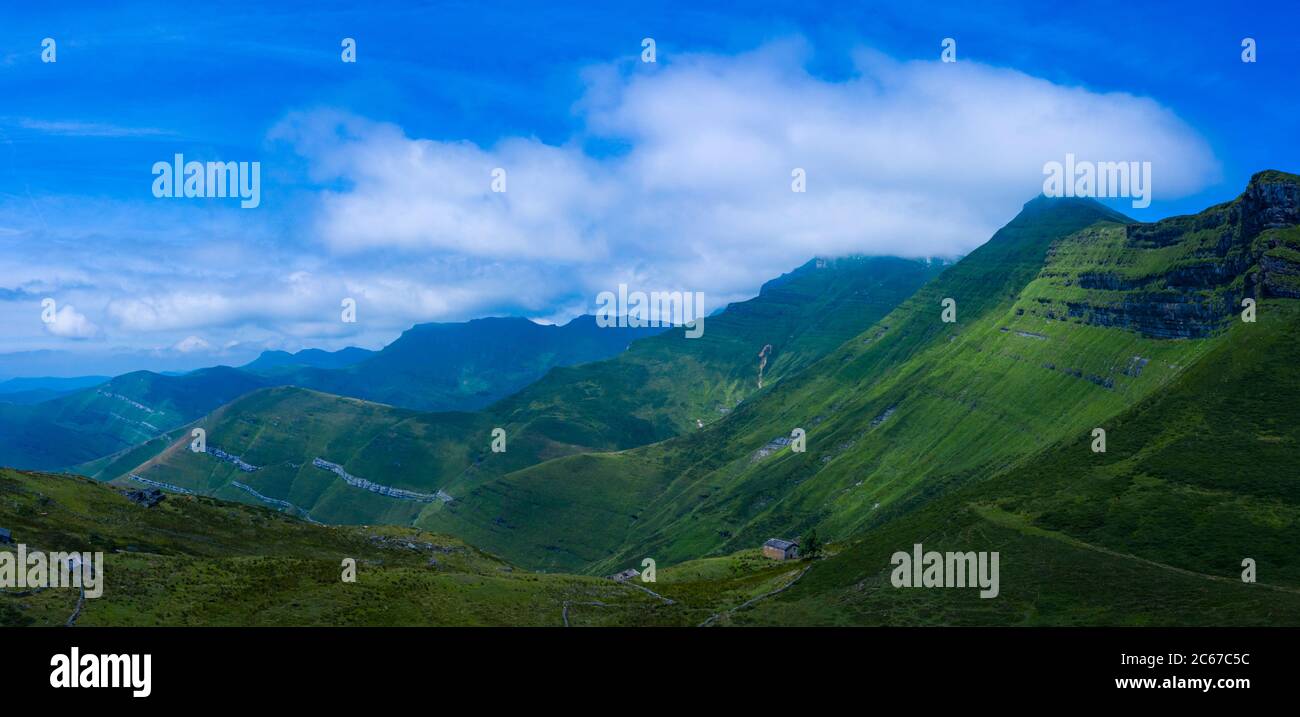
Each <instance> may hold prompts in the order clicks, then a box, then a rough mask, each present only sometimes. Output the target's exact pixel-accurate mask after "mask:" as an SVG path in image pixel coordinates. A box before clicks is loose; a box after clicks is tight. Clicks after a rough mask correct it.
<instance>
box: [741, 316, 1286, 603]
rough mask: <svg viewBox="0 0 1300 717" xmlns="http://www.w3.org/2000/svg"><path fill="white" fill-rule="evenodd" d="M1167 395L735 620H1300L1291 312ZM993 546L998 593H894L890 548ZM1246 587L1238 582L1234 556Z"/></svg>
mask: <svg viewBox="0 0 1300 717" xmlns="http://www.w3.org/2000/svg"><path fill="white" fill-rule="evenodd" d="M1229 333H1230V337H1229V339H1228V340H1227V341H1224V342H1222V343H1221V344H1220V345H1219V346H1218V347H1216V348H1215V349H1214V350H1212V351H1210V352H1209V353H1207V354H1206V355H1205V356H1204V358H1203V359H1202V360H1201V361H1200V362H1198V363H1197V365H1196V366H1193V367H1191V368H1189V369H1188V370H1187V371H1186V373H1185V374H1183V375H1182V376H1180V377H1179V378H1178V380H1177V381H1175V382H1174V383H1173V384H1171V385H1170V386H1169V387H1168V389H1167V390H1165V391H1163V392H1161V393H1159V394H1157V395H1155V396H1152V397H1151V398H1150V399H1148V400H1146V401H1143V402H1141V403H1140V404H1138V405H1137V406H1135V407H1134V408H1132V409H1131V410H1129V411H1126V412H1124V413H1123V414H1121V415H1119V416H1116V417H1115V418H1113V419H1111V420H1109V421H1107V422H1106V428H1107V431H1108V433H1107V437H1108V441H1107V450H1106V452H1105V453H1093V452H1092V451H1091V450H1090V445H1089V444H1090V439H1089V438H1086V437H1085V438H1080V439H1077V440H1072V441H1066V442H1064V443H1062V444H1061V445H1059V446H1055V447H1053V448H1052V449H1051V450H1049V451H1047V452H1045V453H1043V454H1042V455H1040V456H1038V457H1037V458H1035V459H1034V460H1032V461H1030V462H1027V463H1026V464H1024V465H1023V466H1021V467H1019V468H1016V469H1015V470H1012V471H1009V472H1007V473H1006V474H1004V475H1000V476H997V477H994V478H990V479H987V480H980V481H976V482H973V483H971V484H968V485H966V486H963V487H962V488H960V489H958V490H956V491H954V492H952V493H951V494H949V495H946V496H943V497H941V498H939V499H937V500H936V501H935V502H934V503H932V504H930V505H928V506H925V507H924V508H922V509H921V510H919V511H917V512H915V513H913V514H911V515H907V516H903V517H900V518H899V519H897V520H894V521H891V522H888V523H886V524H884V525H882V526H881V527H880V528H878V529H875V530H872V531H870V532H869V533H867V534H866V535H865V536H864V537H862V538H861V539H860V540H857V541H855V542H854V543H853V544H852V545H849V546H845V548H844V549H843V550H842V551H841V552H840V553H839V554H838V555H837V556H835V557H833V558H831V559H829V560H827V561H825V562H824V563H821V564H819V565H818V566H817V569H816V570H815V571H813V572H811V573H810V574H809V575H808V576H807V577H806V578H805V579H804V580H802V581H800V583H799V584H798V585H797V586H795V587H793V588H791V590H789V591H787V592H785V593H782V594H781V595H780V596H779V597H778V598H776V599H773V600H771V601H766V602H764V603H763V604H762V605H760V606H756V607H755V609H754V610H752V611H748V612H746V613H745V614H744V615H743V616H740V617H738V619H737V622H740V623H742V624H845V623H848V624H897V623H907V624H1008V623H1009V624H1121V625H1124V624H1128V625H1188V624H1209V625H1222V624H1246V625H1296V624H1300V557H1298V555H1300V554H1298V553H1297V536H1300V481H1298V480H1297V479H1296V476H1295V472H1294V470H1293V469H1292V467H1293V466H1294V465H1295V464H1296V463H1297V460H1300V415H1298V409H1297V406H1300V367H1298V364H1297V362H1296V360H1295V357H1296V356H1297V355H1300V354H1298V352H1300V307H1297V306H1296V305H1295V303H1294V302H1292V301H1282V300H1272V301H1265V302H1263V303H1262V304H1261V306H1260V318H1259V321H1258V322H1257V323H1255V324H1246V323H1238V324H1234V325H1232V326H1231V328H1230V330H1229ZM916 542H922V543H923V544H924V545H925V547H926V549H927V550H939V551H947V550H959V551H967V550H975V551H980V550H987V551H995V550H996V551H999V552H1000V554H1001V555H1000V561H1001V584H1002V590H1001V596H1000V597H999V598H998V599H996V600H982V599H980V598H978V597H977V596H976V594H975V593H974V592H973V591H970V590H938V589H935V590H906V589H902V590H900V589H896V588H894V587H892V585H891V584H890V582H889V569H890V568H891V567H892V566H891V565H890V564H889V556H890V555H891V554H892V553H893V552H894V551H896V550H907V549H909V547H910V546H911V545H912V544H913V543H916ZM1246 558H1251V559H1253V560H1254V561H1255V562H1256V564H1257V571H1258V572H1257V580H1258V582H1256V583H1254V584H1245V583H1243V582H1242V580H1241V574H1242V570H1243V568H1242V561H1243V560H1244V559H1246Z"/></svg>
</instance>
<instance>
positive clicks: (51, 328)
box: [45, 304, 99, 339]
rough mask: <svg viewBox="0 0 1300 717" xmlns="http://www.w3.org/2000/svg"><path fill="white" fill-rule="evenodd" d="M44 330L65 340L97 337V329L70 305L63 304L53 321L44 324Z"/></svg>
mask: <svg viewBox="0 0 1300 717" xmlns="http://www.w3.org/2000/svg"><path fill="white" fill-rule="evenodd" d="M45 330H46V331H48V332H49V333H51V334H53V335H55V336H60V337H62V338H65V339H93V338H95V337H96V336H98V335H99V327H98V326H96V325H95V324H93V323H91V321H90V320H89V319H87V318H86V317H85V315H84V314H82V313H81V312H79V311H77V309H76V308H75V307H73V306H72V305H71V304H64V306H63V308H61V309H59V310H58V311H56V312H55V313H54V320H53V321H51V322H49V323H47V324H45Z"/></svg>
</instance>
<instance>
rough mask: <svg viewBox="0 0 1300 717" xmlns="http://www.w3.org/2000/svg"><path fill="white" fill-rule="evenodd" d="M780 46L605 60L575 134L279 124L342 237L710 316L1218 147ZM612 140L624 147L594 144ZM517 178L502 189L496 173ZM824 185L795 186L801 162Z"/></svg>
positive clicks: (1116, 118) (350, 249)
mask: <svg viewBox="0 0 1300 717" xmlns="http://www.w3.org/2000/svg"><path fill="white" fill-rule="evenodd" d="M803 52H804V48H803V47H802V45H800V44H799V43H797V42H792V43H778V44H775V45H771V46H768V47H764V48H761V49H759V50H757V51H755V52H752V53H749V54H745V55H740V56H734V57H721V56H712V55H688V56H679V57H677V58H676V59H675V60H672V61H670V62H666V63H659V64H657V65H655V66H644V65H640V64H639V63H637V64H636V65H634V66H633V67H629V66H605V67H599V68H594V69H593V70H591V71H590V72H589V73H588V80H589V86H588V91H587V94H586V96H585V97H584V98H583V100H582V101H581V102H580V103H579V104H578V106H577V110H578V112H579V113H580V117H581V118H582V119H583V121H584V123H585V129H584V131H583V133H582V134H581V135H580V136H579V137H576V138H575V140H574V141H573V142H571V143H569V144H566V145H564V146H550V145H546V144H544V143H542V142H540V141H538V140H536V139H532V138H508V139H505V140H502V141H500V142H498V143H497V144H496V145H495V146H493V147H486V148H485V147H478V146H475V145H472V144H469V143H465V142H456V141H435V140H429V139H418V138H411V137H408V136H407V135H406V134H405V133H404V132H403V131H402V130H401V129H400V128H398V127H396V126H393V125H390V124H383V123H376V122H371V121H368V120H364V119H361V118H358V117H354V116H349V115H343V114H338V113H333V112H317V113H313V114H307V115H296V116H294V117H291V118H289V119H288V120H286V122H284V123H283V124H282V125H281V126H280V127H279V128H277V130H276V131H275V132H274V133H273V134H274V136H275V137H277V138H279V139H286V140H289V141H291V142H292V143H293V144H294V147H295V148H296V149H297V151H299V152H300V153H301V154H303V155H304V156H305V157H306V158H307V159H308V160H309V162H310V165H311V167H312V170H313V172H314V175H315V178H316V179H317V180H319V181H322V182H331V183H336V182H342V183H343V184H344V185H345V187H346V188H345V189H341V190H331V191H327V192H324V193H322V195H321V197H320V206H319V213H318V225H317V226H318V228H319V231H320V233H321V236H322V237H323V238H324V241H325V242H326V244H327V245H328V246H329V247H330V248H331V249H333V250H335V251H338V252H342V253H348V254H355V253H363V252H365V251H367V250H381V251H393V250H397V251H401V252H406V253H410V254H420V253H424V254H431V255H444V254H454V255H456V256H460V257H470V258H476V259H481V260H485V261H486V260H502V259H506V260H509V259H515V260H527V261H534V262H550V263H555V264H559V265H563V266H565V267H567V270H568V272H569V277H570V281H571V283H570V286H569V287H568V288H580V289H581V290H583V291H585V292H588V293H593V292H595V291H597V290H600V289H604V288H608V287H611V286H613V285H615V284H617V283H618V282H620V281H626V282H629V283H640V284H642V285H649V286H650V287H653V288H680V289H687V290H703V291H705V292H706V293H707V294H708V295H709V296H710V297H711V301H710V304H711V307H710V308H713V307H714V306H716V305H717V303H720V302H719V301H718V300H719V299H720V298H722V297H727V298H734V297H737V296H743V295H746V294H752V292H753V291H754V290H755V289H756V288H757V287H758V285H759V284H760V283H761V282H762V281H764V280H766V279H769V278H771V277H773V276H776V275H777V274H779V273H780V272H782V271H786V270H789V269H790V268H791V267H793V266H795V265H797V264H799V263H801V262H803V261H805V260H806V259H808V258H810V257H812V256H814V255H839V254H848V253H867V254H893V255H900V256H913V257H921V256H949V257H951V256H957V255H961V254H964V253H966V252H969V251H970V250H971V249H973V248H975V247H976V246H978V245H979V244H980V243H982V242H983V241H985V240H986V239H987V238H988V237H989V236H990V235H991V234H992V232H993V231H994V230H995V229H996V228H997V227H998V226H1000V225H1001V224H1003V223H1005V222H1006V221H1007V220H1009V219H1010V218H1011V217H1012V216H1013V215H1014V213H1015V211H1016V210H1017V209H1018V208H1019V206H1020V205H1021V204H1022V203H1023V202H1025V201H1026V200H1028V199H1030V198H1032V197H1033V196H1035V195H1036V194H1038V193H1039V192H1040V191H1041V187H1042V181H1043V174H1042V168H1043V165H1044V163H1045V162H1048V161H1052V160H1061V159H1063V158H1064V156H1065V155H1066V154H1067V153H1071V154H1074V155H1076V156H1077V157H1079V158H1092V159H1096V160H1124V161H1129V160H1133V161H1150V162H1151V163H1152V165H1153V176H1154V189H1153V195H1154V198H1155V200H1156V201H1157V202H1159V200H1160V199H1161V198H1164V197H1179V196H1185V195H1187V194H1189V193H1193V192H1196V191H1198V190H1200V189H1202V188H1204V187H1205V186H1206V185H1207V184H1208V183H1209V182H1210V181H1212V180H1213V179H1215V177H1216V175H1217V172H1218V166H1217V163H1216V161H1215V159H1214V157H1213V155H1212V154H1211V152H1210V150H1209V148H1208V146H1207V144H1206V143H1205V142H1204V141H1203V140H1202V139H1201V138H1200V137H1199V136H1198V135H1197V134H1196V133H1195V132H1194V131H1193V130H1192V129H1191V128H1190V127H1188V126H1187V125H1186V124H1185V123H1183V122H1182V121H1181V120H1179V119H1178V118H1177V117H1176V116H1175V115H1174V114H1173V113H1172V112H1170V111H1169V110H1167V109H1165V108H1163V107H1161V106H1160V105H1159V104H1158V103H1156V102H1155V101H1153V100H1151V99H1147V98H1140V97H1134V96H1131V95H1127V94H1119V93H1104V94H1103V93H1096V92H1091V91H1089V90H1087V89H1084V88H1078V87H1063V86H1059V85H1055V84H1053V83H1051V82H1048V81H1046V80H1042V79H1038V78H1034V77H1031V76H1029V75H1026V74H1024V73H1021V72H1017V71H1014V70H1009V69H1002V68H995V67H990V66H986V65H981V64H978V63H974V62H970V61H962V62H958V63H956V64H943V63H940V62H938V61H935V62H896V61H893V60H891V59H889V58H886V57H883V56H880V55H878V54H875V53H872V52H870V51H863V52H862V53H860V55H859V56H858V58H857V67H858V73H857V74H856V75H855V76H854V77H852V78H850V79H847V80H843V81H827V80H824V79H820V78H818V77H815V76H813V75H811V74H809V73H807V72H806V71H804V70H803V69H802V67H803V64H802V62H801V60H802V59H803ZM593 139H595V140H603V141H611V140H612V141H613V142H615V143H618V144H620V145H622V146H626V147H627V148H628V149H627V151H626V152H623V153H620V154H618V155H616V156H597V155H592V154H588V153H585V152H584V151H583V150H582V149H580V145H581V144H582V143H583V142H584V141H585V140H593ZM494 167H502V168H504V169H506V171H507V173H508V180H509V184H508V191H507V192H505V193H503V194H496V193H493V192H492V191H491V189H490V180H491V177H490V172H491V170H492V169H493V168H494ZM796 167H799V168H802V169H804V170H805V171H806V173H807V191H806V193H802V194H797V193H794V192H792V191H791V190H790V181H791V170H792V169H793V168H796Z"/></svg>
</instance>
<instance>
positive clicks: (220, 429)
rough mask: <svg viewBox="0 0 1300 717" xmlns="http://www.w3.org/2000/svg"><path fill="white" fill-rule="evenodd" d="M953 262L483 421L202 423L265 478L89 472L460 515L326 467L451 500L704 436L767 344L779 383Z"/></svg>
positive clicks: (788, 306) (768, 303)
mask: <svg viewBox="0 0 1300 717" xmlns="http://www.w3.org/2000/svg"><path fill="white" fill-rule="evenodd" d="M940 267H941V265H939V264H938V263H935V262H922V261H908V260H901V259H892V258H849V259H843V260H839V261H822V262H809V263H808V264H807V265H805V266H803V267H800V268H799V269H797V270H796V271H794V272H792V273H790V274H788V275H786V276H784V277H782V278H781V279H778V280H775V281H773V282H769V284H768V285H766V286H764V288H763V290H762V291H761V292H760V294H759V296H758V297H755V298H754V299H752V300H750V301H746V302H741V303H737V304H732V305H731V306H730V307H728V308H727V310H726V311H724V312H722V313H720V314H718V315H715V316H712V317H709V318H708V319H707V320H706V322H705V332H704V335H703V336H701V337H700V338H696V339H688V338H686V337H685V336H684V333H683V332H682V331H681V330H672V331H668V332H665V333H661V334H660V335H658V336H654V337H651V338H648V339H644V340H641V341H637V342H635V343H634V344H632V346H631V347H630V348H629V349H628V351H626V352H624V353H623V354H620V355H619V356H618V357H616V358H614V359H610V360H607V361H603V362H597V363H592V364H586V365H583V366H580V367H573V368H562V369H555V370H553V371H551V372H550V373H549V374H548V375H547V376H546V377H545V378H544V379H542V380H541V381H539V382H537V383H535V384H534V385H532V386H529V387H528V388H526V389H524V390H523V391H521V392H520V393H519V394H517V395H516V396H513V397H511V398H510V399H507V400H505V401H503V402H501V403H499V404H497V405H495V406H493V407H491V408H489V409H487V410H485V411H482V412H478V413H475V414H465V413H442V414H417V413H415V412H413V411H405V410H402V409H393V408H390V407H386V406H380V405H377V404H373V403H367V402H361V401H349V400H344V399H339V398H338V397H335V396H330V395H326V394H321V393H316V392H313V391H304V390H301V389H276V390H270V391H264V392H259V393H257V394H253V395H251V396H248V397H246V398H245V399H243V400H240V401H238V402H236V403H234V404H232V405H230V406H227V407H225V408H223V409H222V410H221V411H219V412H217V413H216V414H214V415H213V416H211V417H208V418H207V419H204V420H202V421H200V422H199V423H198V424H196V425H201V426H202V427H204V429H205V430H206V431H207V432H208V442H209V445H211V446H214V447H219V448H220V449H221V450H223V451H226V452H228V453H232V454H235V455H239V456H242V457H243V459H244V460H245V461H247V462H249V463H250V464H252V465H256V466H259V467H261V468H262V470H259V471H257V472H256V473H253V474H244V473H243V472H241V471H240V470H239V469H238V468H237V467H236V466H234V465H233V464H231V463H229V462H223V461H220V460H218V459H214V458H212V456H211V455H206V454H196V453H193V452H191V451H189V450H188V449H187V448H186V446H187V445H188V438H185V439H184V440H180V441H178V442H177V443H176V444H175V445H174V446H173V449H172V450H167V451H166V452H165V453H162V455H159V456H157V458H156V459H153V460H148V461H147V462H146V461H145V460H144V459H146V458H153V456H154V455H155V454H156V453H157V452H158V451H159V450H161V449H162V446H161V445H159V444H155V446H154V450H153V452H151V453H144V454H142V453H141V452H137V453H135V454H134V456H135V457H137V458H141V460H140V461H139V462H140V463H143V465H138V467H137V466H135V465H130V464H128V462H126V461H116V462H115V463H114V464H113V467H112V468H109V469H105V468H104V467H103V466H97V467H95V470H93V471H87V472H92V473H94V472H98V473H99V474H100V475H101V476H103V477H107V478H119V477H122V476H123V475H125V474H127V473H131V472H134V473H137V474H140V475H143V476H146V477H148V478H151V479H157V480H161V481H164V482H167V483H170V484H172V485H176V486H180V487H185V488H188V489H193V490H201V491H204V492H210V493H213V494H216V495H220V496H221V497H225V498H230V499H249V498H248V495H243V496H242V497H241V495H240V492H241V489H238V488H233V487H232V482H233V481H236V480H238V481H239V482H241V483H244V484H245V485H249V486H251V487H253V488H254V489H255V490H257V491H258V492H259V493H261V494H262V495H264V496H268V497H272V498H276V499H280V500H286V501H289V502H290V503H292V504H294V505H295V506H298V507H300V508H301V509H302V510H304V511H308V512H310V514H311V516H312V517H313V518H314V519H316V520H321V521H326V522H380V521H390V522H412V521H419V520H422V517H421V516H427V515H429V514H432V513H436V512H439V511H441V510H443V509H444V508H445V507H446V505H447V504H446V503H445V502H443V501H442V500H437V501H432V502H429V503H419V502H413V501H401V500H395V499H392V498H390V497H385V496H382V495H378V494H375V493H373V492H367V491H365V490H360V489H356V488H352V487H348V486H347V485H346V484H345V483H344V482H343V481H341V480H339V479H337V478H334V477H333V476H331V474H330V473H328V472H326V471H323V470H321V469H319V468H316V467H313V466H312V465H311V464H312V461H313V460H314V459H315V458H322V459H324V460H327V461H330V462H333V463H338V464H341V465H343V466H344V467H345V468H346V470H347V471H349V472H350V473H352V474H353V475H356V476H358V477H362V478H364V479H366V480H369V481H372V482H375V483H380V484H383V485H388V486H391V487H398V488H402V489H409V490H415V491H419V492H424V493H435V492H436V491H437V490H442V491H444V492H445V493H446V494H447V495H448V496H451V497H453V498H455V497H459V496H460V495H462V494H464V493H465V492H466V491H468V490H471V489H474V488H475V487H477V486H479V485H481V484H482V483H483V481H484V480H485V479H486V478H487V477H490V476H494V475H501V474H504V473H509V472H512V471H515V470H518V469H520V468H524V467H526V466H529V465H533V464H535V463H538V462H541V461H544V460H548V459H551V458H556V457H559V456H563V455H567V454H571V453H574V452H581V451H589V450H598V449H609V448H621V447H625V446H635V445H642V444H645V443H648V442H652V441H655V440H660V439H662V438H665V437H668V436H672V435H676V434H677V433H678V432H683V431H694V430H698V429H697V428H696V423H695V421H696V419H697V418H698V419H699V420H701V421H704V420H708V421H710V422H712V421H715V420H717V418H719V417H721V416H723V415H725V411H729V410H730V406H731V405H734V403H735V402H736V401H739V400H740V399H741V398H743V397H744V396H747V395H749V394H751V393H754V392H757V391H758V366H759V362H760V358H759V355H758V354H759V351H760V350H761V349H762V348H763V346H765V345H771V346H772V348H771V349H769V350H768V352H767V358H768V364H767V365H766V366H765V367H764V376H765V379H764V380H765V383H766V384H767V385H768V386H770V385H771V384H772V382H776V381H779V380H780V378H781V377H782V376H784V375H786V374H788V373H790V372H792V371H795V370H797V369H798V368H800V367H801V366H805V365H808V364H810V363H811V362H813V361H814V360H816V359H817V358H818V357H820V356H822V355H824V354H825V353H826V352H827V351H829V350H831V349H833V348H834V347H835V346H838V345H839V344H840V343H842V341H843V340H844V339H845V338H847V337H848V336H851V335H852V334H854V333H856V332H857V331H859V330H860V329H861V327H862V326H867V325H870V324H871V323H872V322H873V321H875V320H876V319H878V318H879V317H880V316H882V315H884V314H885V313H886V312H887V311H888V310H889V309H890V308H891V307H892V306H894V305H896V304H897V302H898V301H900V300H901V299H902V298H903V297H904V296H906V295H908V294H910V293H911V292H912V291H914V290H915V288H916V287H917V286H919V285H921V284H922V283H923V282H924V281H925V280H926V279H927V278H928V277H929V276H932V275H933V274H935V273H937V272H938V271H939V269H940ZM599 330H601V331H606V330H608V329H599ZM719 409H723V410H719ZM497 427H501V428H503V430H505V431H506V436H507V450H506V451H505V452H504V453H494V452H491V450H490V448H489V447H490V444H491V441H492V430H493V429H494V428H497ZM331 481H333V483H331ZM330 486H332V488H330ZM327 488H328V490H327ZM322 491H325V492H322ZM244 493H247V492H246V491H244Z"/></svg>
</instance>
